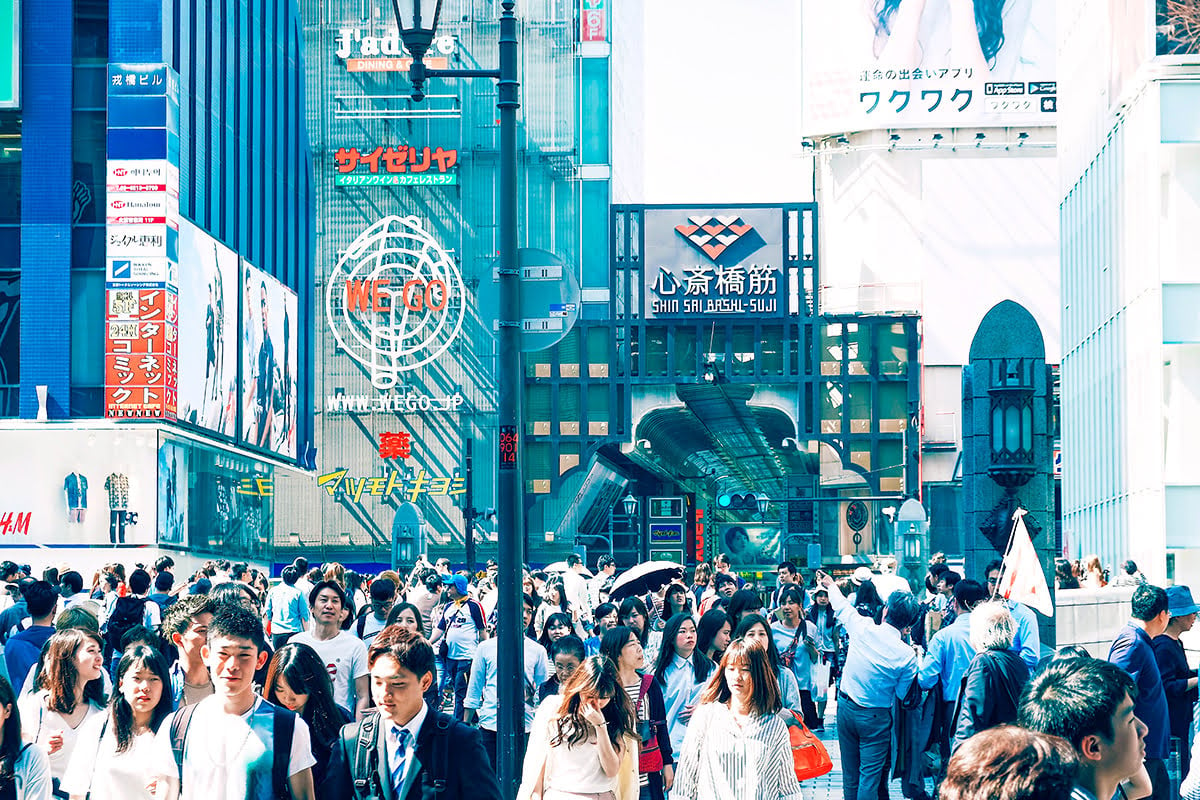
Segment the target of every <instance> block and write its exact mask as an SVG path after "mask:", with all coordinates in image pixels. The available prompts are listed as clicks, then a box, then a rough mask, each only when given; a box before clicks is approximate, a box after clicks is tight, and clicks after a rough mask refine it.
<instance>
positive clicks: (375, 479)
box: [317, 467, 467, 503]
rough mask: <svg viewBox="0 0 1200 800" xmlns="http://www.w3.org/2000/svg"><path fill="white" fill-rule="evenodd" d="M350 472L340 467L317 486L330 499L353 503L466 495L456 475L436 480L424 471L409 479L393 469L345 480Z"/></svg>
mask: <svg viewBox="0 0 1200 800" xmlns="http://www.w3.org/2000/svg"><path fill="white" fill-rule="evenodd" d="M349 472H350V470H348V469H346V468H345V467H342V468H341V469H336V470H334V471H333V472H327V473H325V474H324V475H318V476H317V486H318V487H320V488H322V489H324V490H325V493H326V494H328V495H329V496H330V497H339V496H341V497H347V498H350V499H352V500H354V502H356V503H357V502H359V501H360V500H362V497H363V495H370V496H373V497H389V496H391V495H393V494H396V495H400V496H401V497H403V498H405V499H407V500H408V501H409V502H411V503H415V502H417V498H418V497H420V496H421V495H423V494H427V495H430V496H432V497H445V496H447V495H454V494H465V493H466V491H467V486H466V479H465V478H463V477H462V476H459V475H454V476H441V477H435V476H432V475H429V474H428V473H427V472H425V470H423V469H422V470H418V471H417V474H416V475H415V476H414V477H412V478H405V477H404V476H403V474H401V473H399V472H397V471H396V470H394V469H390V470H388V473H387V475H382V476H380V475H371V476H363V477H359V478H353V477H348V475H349Z"/></svg>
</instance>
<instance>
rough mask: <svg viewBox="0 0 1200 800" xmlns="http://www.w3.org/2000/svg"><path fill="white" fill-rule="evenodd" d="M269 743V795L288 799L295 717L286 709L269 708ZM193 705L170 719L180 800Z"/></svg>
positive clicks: (179, 711)
mask: <svg viewBox="0 0 1200 800" xmlns="http://www.w3.org/2000/svg"><path fill="white" fill-rule="evenodd" d="M271 712H272V714H273V716H274V719H273V720H272V724H271V728H272V739H273V742H272V744H273V747H274V752H273V753H272V754H271V791H272V793H273V795H274V796H275V797H291V796H292V789H291V785H290V784H289V783H288V767H289V766H290V762H291V758H292V734H293V732H294V731H295V729H296V715H295V714H294V713H292V712H291V711H288V710H287V709H286V708H281V707H280V706H276V705H272V706H271ZM194 713H196V705H195V704H192V705H190V706H184V707H183V708H181V709H179V710H178V711H176V712H175V716H174V717H173V718H172V719H171V752H172V753H174V754H175V768H176V770H177V771H178V778H179V795H178V796H179V797H183V746H184V743H185V742H186V741H187V732H188V727H189V726H191V724H192V715H193V714H194Z"/></svg>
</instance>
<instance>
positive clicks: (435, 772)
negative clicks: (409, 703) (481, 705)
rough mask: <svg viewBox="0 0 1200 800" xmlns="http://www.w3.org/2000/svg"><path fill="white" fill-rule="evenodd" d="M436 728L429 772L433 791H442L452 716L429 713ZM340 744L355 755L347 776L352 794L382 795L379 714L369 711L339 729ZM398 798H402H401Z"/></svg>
mask: <svg viewBox="0 0 1200 800" xmlns="http://www.w3.org/2000/svg"><path fill="white" fill-rule="evenodd" d="M429 713H430V714H431V715H432V717H433V719H434V722H435V723H436V727H435V728H434V730H433V764H431V765H430V768H429V772H430V775H431V776H432V778H433V780H432V781H431V782H430V785H431V786H432V787H433V790H434V792H436V793H437V794H439V795H440V794H442V793H444V792H445V791H446V773H447V768H448V761H447V758H448V757H449V750H450V725H451V723H452V722H453V721H454V720H453V718H452V717H450V716H448V715H446V714H442V713H440V712H436V711H432V710H431V711H430V712H429ZM341 736H342V742H341V744H340V745H338V746H341V747H344V748H345V751H346V752H347V753H352V754H353V756H354V758H353V760H352V761H351V762H350V777H351V779H353V781H354V797H355V798H357V800H375V798H379V797H385V796H386V794H385V793H384V790H383V787H382V786H380V785H379V747H378V744H377V742H378V737H379V714H378V713H371V714H368V715H367V716H365V717H363V718H362V720H361V721H360V722H359V723H358V724H357V725H346V726H345V727H343V728H342V733H341ZM398 800H404V798H403V797H401V798H398Z"/></svg>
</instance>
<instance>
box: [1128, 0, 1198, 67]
mask: <svg viewBox="0 0 1200 800" xmlns="http://www.w3.org/2000/svg"><path fill="white" fill-rule="evenodd" d="M1139 30H1141V29H1140V28H1139ZM1154 30H1155V32H1156V33H1157V42H1156V45H1155V52H1157V54H1158V55H1160V56H1195V55H1200V0H1157V2H1156V4H1155V24H1154Z"/></svg>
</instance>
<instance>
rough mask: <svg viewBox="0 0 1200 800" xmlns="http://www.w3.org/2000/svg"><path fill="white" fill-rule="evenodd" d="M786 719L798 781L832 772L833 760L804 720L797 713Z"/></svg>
mask: <svg viewBox="0 0 1200 800" xmlns="http://www.w3.org/2000/svg"><path fill="white" fill-rule="evenodd" d="M786 719H787V726H788V739H789V740H790V742H791V745H792V761H793V762H794V766H795V768H796V780H798V781H804V780H808V779H809V778H816V777H818V776H820V775H824V774H826V773H827V772H831V771H832V770H833V759H832V758H830V757H829V751H828V750H826V749H825V745H823V744H821V740H820V739H818V738H817V737H816V735H814V734H813V732H812V731H810V730H809V729H808V726H807V725H805V724H804V718H803V717H801V716H800V715H799V714H797V713H796V712H795V711H789V712H788V714H787V717H786Z"/></svg>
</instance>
